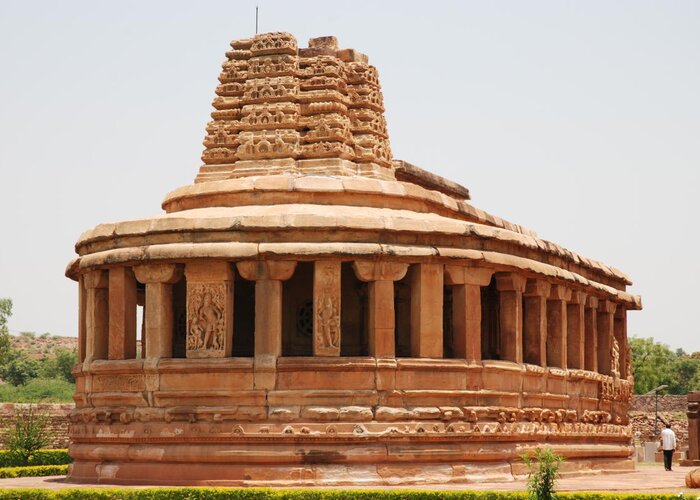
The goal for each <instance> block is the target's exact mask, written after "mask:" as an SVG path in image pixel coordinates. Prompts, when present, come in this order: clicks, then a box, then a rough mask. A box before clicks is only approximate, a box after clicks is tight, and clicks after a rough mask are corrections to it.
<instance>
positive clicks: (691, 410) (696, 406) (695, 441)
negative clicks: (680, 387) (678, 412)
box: [686, 391, 700, 460]
mask: <svg viewBox="0 0 700 500" xmlns="http://www.w3.org/2000/svg"><path fill="white" fill-rule="evenodd" d="M686 415H687V417H688V460H700V391H691V392H689V393H688V411H687V413H686Z"/></svg>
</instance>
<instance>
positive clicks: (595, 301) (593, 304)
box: [586, 295, 598, 309]
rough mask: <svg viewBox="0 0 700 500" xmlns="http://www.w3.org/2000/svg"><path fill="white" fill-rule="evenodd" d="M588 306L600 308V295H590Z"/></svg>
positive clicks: (589, 307) (587, 300) (587, 299)
mask: <svg viewBox="0 0 700 500" xmlns="http://www.w3.org/2000/svg"><path fill="white" fill-rule="evenodd" d="M586 307H587V308H588V309H598V297H592V296H590V295H589V296H588V297H587V298H586Z"/></svg>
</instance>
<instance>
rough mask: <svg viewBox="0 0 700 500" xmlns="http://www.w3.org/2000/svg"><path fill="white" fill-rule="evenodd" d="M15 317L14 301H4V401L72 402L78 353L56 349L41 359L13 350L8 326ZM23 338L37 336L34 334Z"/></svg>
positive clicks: (0, 347)
mask: <svg viewBox="0 0 700 500" xmlns="http://www.w3.org/2000/svg"><path fill="white" fill-rule="evenodd" d="M11 315H12V300H11V299H7V298H5V299H0V380H1V381H2V384H0V402H17V403H33V402H39V401H45V402H64V401H71V400H72V395H73V392H74V390H75V381H74V379H73V374H72V373H71V370H72V369H73V366H74V365H75V363H76V361H77V353H76V352H75V350H74V349H73V350H69V349H64V348H55V349H53V350H52V351H51V352H48V353H44V354H45V356H43V357H42V358H40V359H36V358H34V357H31V356H29V354H28V353H27V352H26V351H25V350H23V349H18V348H16V347H13V342H12V338H11V336H10V332H9V330H8V327H7V320H8V318H9V317H10V316H11ZM21 335H23V336H25V337H28V338H33V337H35V334H33V333H32V332H23V333H22V334H21ZM42 337H48V335H43V336H42Z"/></svg>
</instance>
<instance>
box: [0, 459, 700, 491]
mask: <svg viewBox="0 0 700 500" xmlns="http://www.w3.org/2000/svg"><path fill="white" fill-rule="evenodd" d="M692 469H693V467H678V466H677V467H675V468H674V470H673V471H672V472H666V471H664V470H663V466H661V465H655V466H649V465H640V466H638V468H637V470H636V471H634V472H627V473H616V474H589V475H585V476H578V477H567V478H563V479H560V480H559V481H557V488H556V489H557V491H561V492H564V491H614V492H630V493H631V492H636V493H672V494H678V493H684V494H686V495H688V494H690V495H700V490H691V489H688V488H686V487H685V474H686V473H687V472H688V471H690V470H692ZM111 486H113V485H108V484H100V485H89V487H97V488H109V487H111ZM76 487H80V485H77V484H73V483H66V482H65V481H64V477H63V476H50V477H23V478H16V479H0V489H4V488H47V489H51V490H58V489H63V488H76ZM134 487H141V488H143V486H132V488H134ZM406 488H407V487H406V486H400V487H398V486H397V487H392V486H386V487H379V488H377V489H406ZM409 488H411V489H428V490H492V491H517V490H524V489H525V481H522V480H518V481H510V482H504V483H474V484H441V485H431V486H420V485H418V486H410V487H409ZM339 489H343V488H339ZM363 489H370V488H363Z"/></svg>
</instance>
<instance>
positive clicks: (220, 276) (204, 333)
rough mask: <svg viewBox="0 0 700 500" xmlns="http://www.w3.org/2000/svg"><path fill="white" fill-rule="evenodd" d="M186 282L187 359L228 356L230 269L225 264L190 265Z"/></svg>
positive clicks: (230, 340) (231, 339)
mask: <svg viewBox="0 0 700 500" xmlns="http://www.w3.org/2000/svg"><path fill="white" fill-rule="evenodd" d="M185 277H186V278H187V339H186V343H185V345H186V350H185V352H186V356H187V357H188V358H227V357H230V356H231V350H232V348H233V342H234V336H235V332H234V331H233V280H234V274H233V268H232V267H231V264H230V263H228V262H226V261H218V262H210V261H193V262H188V263H187V265H186V266H185Z"/></svg>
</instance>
